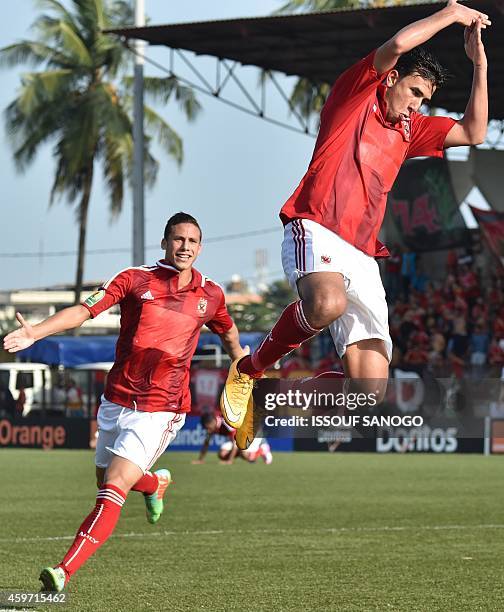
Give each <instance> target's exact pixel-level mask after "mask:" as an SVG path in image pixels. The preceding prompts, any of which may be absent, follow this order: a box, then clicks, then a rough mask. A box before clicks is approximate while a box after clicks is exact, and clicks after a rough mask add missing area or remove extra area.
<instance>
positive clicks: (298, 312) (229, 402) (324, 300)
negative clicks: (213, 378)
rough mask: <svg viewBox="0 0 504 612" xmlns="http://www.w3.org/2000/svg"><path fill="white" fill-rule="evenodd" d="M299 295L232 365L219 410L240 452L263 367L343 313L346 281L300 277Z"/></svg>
mask: <svg viewBox="0 0 504 612" xmlns="http://www.w3.org/2000/svg"><path fill="white" fill-rule="evenodd" d="M298 293H299V295H300V297H301V299H300V300H298V301H296V302H293V303H292V304H289V306H287V308H286V309H285V310H284V311H283V313H282V314H281V316H280V319H279V320H278V321H277V322H276V324H275V326H274V327H273V329H272V330H271V332H270V333H269V334H268V336H267V337H266V338H265V340H264V341H263V342H262V344H261V345H260V346H259V348H258V349H257V350H256V351H254V353H253V354H252V355H250V356H247V357H244V358H242V359H241V360H240V361H239V362H238V363H236V362H235V363H233V364H232V365H231V368H230V371H229V375H228V379H227V381H226V385H225V387H224V391H223V392H222V396H221V410H222V414H223V416H224V419H225V421H226V422H227V424H228V425H230V426H231V427H235V428H236V429H237V430H238V432H237V436H236V441H237V444H238V447H239V448H240V449H242V450H244V449H246V448H248V446H249V445H250V444H251V442H252V440H253V439H254V432H253V418H252V415H250V414H249V407H250V406H251V405H253V402H252V401H251V397H252V391H253V380H254V379H256V378H261V377H262V376H263V374H264V370H265V369H266V368H268V367H270V366H272V365H273V364H274V363H276V362H277V361H278V360H279V359H280V358H281V357H284V356H285V355H287V354H288V353H290V352H291V351H293V350H294V349H296V348H298V347H299V346H300V345H301V344H302V343H303V342H305V341H306V340H309V339H310V338H313V336H315V335H316V334H318V333H319V332H320V331H321V330H322V329H323V328H324V327H327V326H328V325H330V324H331V323H332V322H333V321H335V320H336V319H337V318H339V317H340V316H341V315H342V314H343V313H344V312H345V309H346V305H347V300H346V288H345V280H344V278H343V276H342V275H341V274H339V273H337V272H312V273H310V274H307V275H306V276H303V277H302V278H301V279H299V281H298Z"/></svg>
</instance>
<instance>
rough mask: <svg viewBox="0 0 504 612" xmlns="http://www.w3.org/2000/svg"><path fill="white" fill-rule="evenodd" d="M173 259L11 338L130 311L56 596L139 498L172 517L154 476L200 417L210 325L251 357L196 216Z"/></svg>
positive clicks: (179, 229) (176, 229)
mask: <svg viewBox="0 0 504 612" xmlns="http://www.w3.org/2000/svg"><path fill="white" fill-rule="evenodd" d="M161 248H162V249H163V250H164V251H165V256H164V259H161V260H160V261H158V262H157V263H156V264H155V265H153V266H139V267H134V268H126V269H125V270H122V271H121V272H119V273H118V274H116V275H115V276H114V277H113V278H112V279H111V280H109V281H108V282H107V283H105V284H104V285H103V286H102V287H101V288H100V289H99V291H97V292H95V293H94V294H93V295H91V296H90V297H89V298H88V299H87V300H86V301H85V302H83V303H82V304H80V305H77V306H72V307H70V308H66V309H64V310H62V311H60V312H58V313H57V314H55V315H54V316H52V317H49V318H48V319H46V320H45V321H43V322H41V323H39V324H37V325H34V326H33V327H32V326H31V325H29V324H28V323H26V321H25V320H24V319H23V317H22V316H21V315H20V314H19V313H18V314H17V318H18V321H19V322H20V323H21V325H22V327H21V328H20V329H18V330H16V331H14V332H12V333H10V334H8V335H7V336H6V337H5V339H4V348H5V349H6V350H8V351H9V352H11V353H13V352H17V351H19V350H22V349H24V348H27V347H28V346H31V345H32V344H33V343H34V342H35V341H37V340H40V339H41V338H45V337H46V336H49V335H51V334H56V333H58V332H61V331H64V330H67V329H72V328H75V327H79V326H80V325H82V324H83V323H84V321H86V320H87V319H89V318H90V317H95V316H97V315H98V314H100V313H101V312H103V311H104V310H107V309H108V308H110V307H111V306H113V305H114V304H120V307H121V330H120V334H119V339H118V341H117V347H116V359H115V363H114V366H113V367H112V370H111V371H110V374H109V376H108V377H107V385H106V388H105V392H104V395H103V398H102V403H101V406H100V409H99V411H98V416H97V420H98V429H99V436H98V441H97V446H96V476H97V483H98V489H99V490H98V494H97V496H96V505H95V507H94V508H93V510H92V511H91V513H90V514H89V515H88V516H87V517H86V518H85V519H84V521H83V523H82V524H81V526H80V527H79V529H78V530H77V534H76V536H75V540H74V542H73V544H72V545H71V546H70V548H69V550H68V551H67V553H66V554H65V556H64V557H63V559H62V561H61V562H60V563H59V564H58V565H57V566H55V567H54V568H53V567H47V568H45V569H44V570H42V573H41V575H40V579H41V580H42V583H43V585H44V588H45V589H46V590H50V591H61V590H62V589H63V588H64V586H65V585H66V583H67V582H68V580H69V579H70V577H71V576H72V575H73V574H74V573H75V572H76V571H77V570H78V569H79V567H80V566H81V565H82V564H83V563H84V562H85V561H86V560H87V559H88V558H89V557H90V556H91V555H92V554H93V553H94V552H95V551H96V550H97V549H98V548H99V547H100V546H101V545H102V544H103V543H104V542H105V541H106V540H107V538H108V537H109V536H110V534H111V533H112V532H113V530H114V528H115V525H116V523H117V521H118V519H119V515H120V512H121V507H122V505H123V504H124V502H125V500H126V496H127V494H128V492H129V491H130V490H133V491H140V492H141V493H143V494H144V496H145V502H146V507H147V518H148V520H149V522H151V523H155V522H157V520H158V519H159V517H160V516H161V513H162V511H163V494H164V492H165V490H166V488H167V486H168V485H169V484H170V479H171V477H170V473H169V472H168V470H158V471H157V472H155V473H152V472H150V471H149V470H150V468H151V467H152V466H153V465H154V463H155V462H156V461H157V459H158V458H159V457H160V456H161V454H162V453H163V452H164V451H165V450H166V448H167V446H168V445H169V444H170V442H172V441H173V439H174V438H175V436H176V435H177V432H178V431H179V430H180V429H181V427H182V426H183V425H184V421H185V415H186V413H187V412H189V411H190V408H191V397H190V393H189V368H190V363H191V358H192V356H193V355H194V352H195V350H196V346H197V343H198V336H199V332H200V329H201V327H202V326H203V325H206V326H207V327H209V328H210V329H211V330H212V331H213V332H214V333H216V334H218V335H219V336H220V338H221V341H222V344H223V346H224V349H225V350H226V352H227V353H228V354H229V356H230V357H231V358H232V359H237V358H238V357H240V356H242V355H243V354H244V351H243V349H242V348H241V346H240V342H239V336H238V330H237V328H236V326H235V325H234V323H233V321H232V319H231V317H230V316H229V314H228V312H227V309H226V304H225V301H224V294H223V292H222V289H221V288H220V287H219V286H218V285H216V284H215V283H214V282H212V281H211V280H210V279H208V278H207V277H205V276H203V275H202V274H201V273H200V272H198V271H197V270H196V269H195V268H193V263H194V261H195V260H196V258H197V257H198V255H199V253H200V251H201V229H200V227H199V225H198V222H197V221H196V219H194V217H192V216H191V215H188V214H186V213H177V214H176V215H174V216H173V217H171V218H170V219H169V220H168V222H167V224H166V228H165V232H164V238H163V240H162V242H161Z"/></svg>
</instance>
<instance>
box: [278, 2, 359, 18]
mask: <svg viewBox="0 0 504 612" xmlns="http://www.w3.org/2000/svg"><path fill="white" fill-rule="evenodd" d="M362 4H364V0H363V1H362V2H360V1H359V0H289V1H288V2H286V3H285V4H284V5H283V6H281V7H280V8H279V9H278V10H276V11H274V13H273V14H274V15H281V14H289V13H298V12H302V13H312V12H319V11H320V12H323V11H333V10H335V9H339V8H351V7H354V8H357V7H359V6H362Z"/></svg>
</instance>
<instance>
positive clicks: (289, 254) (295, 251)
mask: <svg viewBox="0 0 504 612" xmlns="http://www.w3.org/2000/svg"><path fill="white" fill-rule="evenodd" d="M282 265H283V269H284V272H285V275H286V277H287V280H288V281H289V284H290V285H291V287H292V288H293V289H297V281H298V280H299V279H300V278H302V277H303V276H305V275H306V274H310V273H311V272H339V273H340V274H341V275H342V276H343V278H344V280H345V287H346V292H347V309H346V311H345V313H344V314H343V315H342V316H341V317H340V318H339V319H338V320H337V321H335V322H334V323H332V324H331V325H330V326H329V330H330V332H331V336H332V337H333V340H334V346H335V347H336V351H337V352H338V355H339V356H340V357H343V355H344V354H345V351H346V347H347V346H348V345H349V344H353V343H354V342H359V340H367V339H368V338H379V339H381V340H383V341H384V343H385V347H386V350H387V355H388V359H389V361H390V359H391V358H392V340H391V338H390V333H389V326H388V308H387V302H386V300H385V290H384V288H383V283H382V280H381V277H380V270H379V268H378V264H377V263H376V260H375V259H374V257H370V256H369V255H366V253H363V252H362V251H359V249H356V248H355V247H354V246H353V245H351V244H350V243H349V242H346V240H343V238H340V236H338V235H337V234H335V233H334V232H331V230H328V229H327V228H326V227H324V226H323V225H320V224H318V223H315V222H314V221H310V220H308V219H295V220H294V221H292V222H291V223H288V224H287V225H286V226H285V230H284V240H283V243H282Z"/></svg>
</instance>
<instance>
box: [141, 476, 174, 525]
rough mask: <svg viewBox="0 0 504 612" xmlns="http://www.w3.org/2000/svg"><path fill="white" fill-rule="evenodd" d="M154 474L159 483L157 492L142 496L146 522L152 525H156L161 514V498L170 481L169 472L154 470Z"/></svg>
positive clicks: (162, 504)
mask: <svg viewBox="0 0 504 612" xmlns="http://www.w3.org/2000/svg"><path fill="white" fill-rule="evenodd" d="M154 474H156V476H157V477H158V481H159V484H158V488H157V491H156V492H155V493H152V494H151V495H144V499H145V508H146V514H147V520H148V521H149V523H151V524H152V525H154V523H157V522H158V521H159V519H160V518H161V515H162V514H163V510H164V503H163V496H164V494H165V491H166V489H167V488H168V487H169V485H170V484H171V481H172V478H171V474H170V471H169V470H164V469H163V470H156V471H155V472H154Z"/></svg>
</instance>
